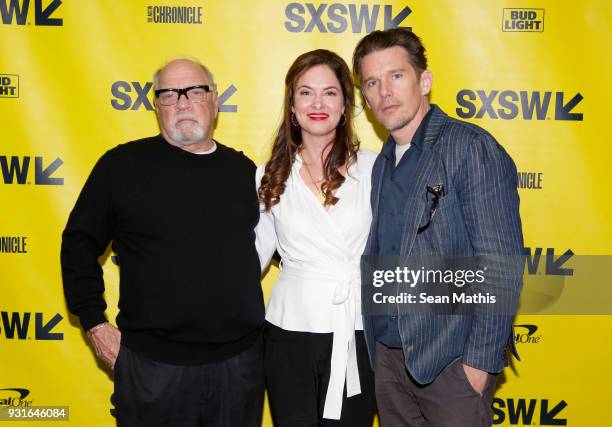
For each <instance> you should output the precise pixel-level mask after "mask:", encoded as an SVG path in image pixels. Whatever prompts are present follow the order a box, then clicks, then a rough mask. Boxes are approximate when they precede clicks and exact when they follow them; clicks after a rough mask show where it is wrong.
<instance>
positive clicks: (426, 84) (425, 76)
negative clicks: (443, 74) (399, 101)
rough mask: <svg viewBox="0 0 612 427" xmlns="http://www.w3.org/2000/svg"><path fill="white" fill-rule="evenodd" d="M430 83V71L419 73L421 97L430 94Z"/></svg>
mask: <svg viewBox="0 0 612 427" xmlns="http://www.w3.org/2000/svg"><path fill="white" fill-rule="evenodd" d="M432 83H433V74H431V71H429V70H425V71H423V72H422V73H421V78H420V81H419V84H420V85H421V94H422V95H423V96H425V95H429V92H431V85H432Z"/></svg>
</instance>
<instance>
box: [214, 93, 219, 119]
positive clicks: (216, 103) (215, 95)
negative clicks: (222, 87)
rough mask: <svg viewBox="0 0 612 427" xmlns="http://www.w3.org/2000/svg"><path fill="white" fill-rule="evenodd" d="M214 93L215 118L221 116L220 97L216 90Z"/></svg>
mask: <svg viewBox="0 0 612 427" xmlns="http://www.w3.org/2000/svg"><path fill="white" fill-rule="evenodd" d="M213 93H214V99H213V107H214V108H215V117H217V114H219V96H218V95H217V91H216V90H215V91H214V92H213Z"/></svg>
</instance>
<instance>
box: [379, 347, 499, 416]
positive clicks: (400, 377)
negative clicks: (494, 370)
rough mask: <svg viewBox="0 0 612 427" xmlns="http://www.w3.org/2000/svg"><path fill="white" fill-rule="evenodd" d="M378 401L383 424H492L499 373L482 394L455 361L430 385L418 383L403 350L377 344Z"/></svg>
mask: <svg viewBox="0 0 612 427" xmlns="http://www.w3.org/2000/svg"><path fill="white" fill-rule="evenodd" d="M375 371H376V400H377V402H378V411H379V414H378V416H379V418H380V425H381V427H489V426H491V424H492V422H493V412H492V409H491V403H492V399H493V392H494V391H495V383H496V381H497V375H491V374H489V377H488V380H487V384H486V386H485V388H484V390H483V392H482V393H478V392H477V391H476V390H474V388H473V387H472V385H471V384H470V382H469V381H468V379H467V377H466V375H465V372H464V370H463V365H462V363H461V361H460V360H456V361H455V362H453V363H451V364H450V365H449V366H447V367H446V368H445V369H444V370H443V371H442V372H441V373H440V375H438V376H437V377H436V379H435V380H434V381H433V382H432V383H431V384H427V385H421V384H418V383H417V382H416V381H414V379H413V378H412V377H411V376H410V374H409V373H408V371H407V370H406V366H405V364H404V351H403V350H402V349H399V348H398V349H396V348H388V347H386V346H384V345H383V344H380V343H376V370H375Z"/></svg>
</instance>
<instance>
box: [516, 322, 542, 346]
mask: <svg viewBox="0 0 612 427" xmlns="http://www.w3.org/2000/svg"><path fill="white" fill-rule="evenodd" d="M537 331H538V327H537V325H514V342H515V343H517V344H539V343H540V341H541V340H542V334H538V335H536V332H537Z"/></svg>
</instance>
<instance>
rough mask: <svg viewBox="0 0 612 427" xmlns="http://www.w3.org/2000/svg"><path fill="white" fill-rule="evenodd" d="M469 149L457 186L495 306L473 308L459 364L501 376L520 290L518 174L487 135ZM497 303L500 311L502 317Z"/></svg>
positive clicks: (482, 305) (470, 145)
mask: <svg viewBox="0 0 612 427" xmlns="http://www.w3.org/2000/svg"><path fill="white" fill-rule="evenodd" d="M468 147H469V148H468V151H467V153H466V156H465V158H464V161H463V162H462V165H461V169H460V171H459V179H458V185H457V186H456V188H457V192H458V196H459V200H460V203H461V210H462V213H463V216H464V220H465V224H466V228H467V231H468V234H469V237H470V241H471V244H472V247H473V250H474V255H475V256H481V257H483V259H488V260H490V261H491V263H490V264H489V265H490V266H491V267H492V268H489V270H488V271H487V273H486V276H487V280H486V282H485V285H486V288H484V289H482V290H483V291H492V294H496V293H497V294H498V304H497V306H495V304H493V305H492V306H486V305H485V304H477V305H476V307H475V310H476V312H475V315H474V317H473V321H472V329H471V332H470V334H469V336H468V340H467V342H466V347H465V350H464V354H463V363H465V364H467V365H470V366H472V367H474V368H478V369H481V370H483V371H487V372H499V371H501V370H502V369H503V367H504V365H505V363H506V359H505V351H504V349H505V346H506V344H507V342H508V340H509V339H511V338H512V321H513V318H514V312H512V313H509V312H508V310H507V307H508V306H510V303H511V302H512V301H518V297H519V294H520V290H521V287H522V268H521V267H522V266H519V264H518V263H519V258H520V256H521V254H522V251H523V234H522V229H521V219H520V216H519V196H518V191H517V171H516V166H515V164H514V162H513V161H512V159H511V158H510V156H509V155H508V154H507V153H506V151H505V150H504V149H503V148H502V147H501V146H500V145H499V144H498V143H497V142H496V141H495V140H494V139H493V137H492V136H491V135H489V134H488V133H483V134H480V135H478V136H477V137H476V138H475V139H474V140H472V141H470V143H469V144H468ZM500 298H501V299H502V300H500ZM500 303H501V304H500ZM501 305H504V310H503V312H502V313H501V314H500V307H501Z"/></svg>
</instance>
